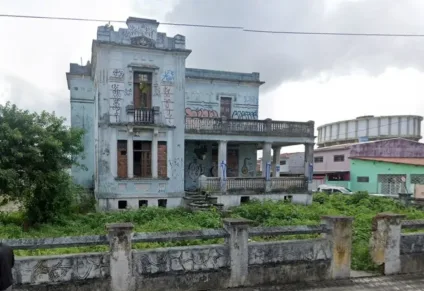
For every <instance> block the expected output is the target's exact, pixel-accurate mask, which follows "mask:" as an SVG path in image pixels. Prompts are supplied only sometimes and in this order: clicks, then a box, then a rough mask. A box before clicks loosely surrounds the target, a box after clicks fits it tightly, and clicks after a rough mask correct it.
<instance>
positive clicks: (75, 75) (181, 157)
mask: <svg viewBox="0 0 424 291" xmlns="http://www.w3.org/2000/svg"><path fill="white" fill-rule="evenodd" d="M127 26H128V28H120V29H118V30H117V31H116V30H115V29H114V28H113V27H112V26H109V25H105V26H100V27H99V28H98V30H97V39H96V40H94V41H93V44H92V58H91V63H88V64H87V65H86V66H80V65H77V64H71V67H70V71H69V73H67V80H68V87H69V90H70V92H71V124H72V126H74V127H80V128H83V129H85V132H86V133H85V136H84V146H85V149H84V156H85V158H81V159H80V163H81V164H83V165H84V166H85V167H86V169H85V170H83V169H81V168H77V167H73V169H72V175H73V178H74V180H75V181H76V182H77V183H78V184H80V185H83V186H85V187H87V188H93V189H94V192H95V195H96V198H97V200H98V202H99V208H100V209H124V208H138V207H141V206H162V207H176V206H183V205H184V204H185V200H184V197H185V192H186V191H191V192H192V191H197V190H198V189H199V188H202V187H204V189H208V192H209V193H210V194H212V195H215V196H216V197H217V198H218V201H220V202H221V203H223V204H226V205H227V204H230V205H236V204H237V203H240V201H239V200H240V197H239V196H240V195H242V194H243V195H248V194H249V193H250V194H252V195H253V194H255V195H257V196H258V195H261V194H263V196H262V197H265V196H266V195H268V196H269V195H271V194H272V195H277V196H275V197H272V198H276V197H283V196H284V195H285V194H287V193H290V194H293V193H298V194H302V195H303V194H305V195H306V194H308V181H307V179H306V175H303V177H298V178H296V179H292V180H287V179H280V180H278V179H279V178H272V179H274V180H272V179H271V178H270V173H269V172H270V171H273V172H274V177H279V175H276V174H277V171H279V168H277V167H274V168H273V169H270V168H269V170H268V171H264V173H263V177H256V171H255V168H256V159H257V157H256V152H257V150H258V149H263V157H264V159H263V164H264V168H265V165H267V164H271V149H273V150H274V151H275V152H277V153H279V152H280V150H281V147H282V146H289V145H295V144H305V147H306V148H307V149H308V150H307V152H308V153H309V154H307V155H305V156H306V157H307V158H306V159H305V161H307V162H310V163H311V162H312V153H313V143H314V134H313V133H314V123H313V122H311V121H309V122H286V121H273V120H270V119H266V120H259V119H258V111H259V108H258V103H259V102H258V100H259V99H258V98H259V87H260V86H261V85H262V84H263V82H262V81H261V80H260V78H259V73H234V72H224V71H212V70H202V69H190V68H186V66H185V62H186V59H187V57H188V56H189V55H190V53H191V51H190V50H189V49H187V48H186V46H185V37H184V36H182V35H175V36H173V37H168V36H167V35H166V34H165V33H161V32H158V30H157V29H158V26H159V23H158V22H156V21H155V20H150V19H140V18H133V17H130V18H128V20H127ZM277 157H279V154H278V155H277ZM275 159H278V158H275ZM275 162H277V164H278V163H279V161H274V164H276V163H275ZM305 174H308V173H305ZM308 175H309V174H308ZM200 177H202V183H201V182H200V180H199V178H200ZM250 194H249V195H250ZM265 194H266V195H265ZM278 195H280V196H278ZM281 195H282V196H281ZM308 195H309V194H308Z"/></svg>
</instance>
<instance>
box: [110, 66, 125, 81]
mask: <svg viewBox="0 0 424 291" xmlns="http://www.w3.org/2000/svg"><path fill="white" fill-rule="evenodd" d="M124 80H125V71H124V69H110V70H109V82H113V83H123V82H124Z"/></svg>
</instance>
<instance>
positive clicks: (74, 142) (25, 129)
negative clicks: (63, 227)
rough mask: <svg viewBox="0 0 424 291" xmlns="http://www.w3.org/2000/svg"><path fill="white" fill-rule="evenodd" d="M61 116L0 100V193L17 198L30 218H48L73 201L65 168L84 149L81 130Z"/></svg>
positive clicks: (68, 167) (37, 219)
mask: <svg viewBox="0 0 424 291" xmlns="http://www.w3.org/2000/svg"><path fill="white" fill-rule="evenodd" d="M64 121H65V119H64V118H60V117H56V116H55V115H54V113H53V114H51V113H48V112H45V111H43V112H41V113H30V112H29V111H27V110H21V109H19V108H17V107H16V105H12V104H10V103H7V104H6V105H4V106H3V105H0V153H1V156H0V194H1V195H6V196H9V197H11V198H12V199H16V200H18V201H20V202H22V203H23V205H24V206H25V210H26V215H27V218H28V219H29V221H30V222H32V223H35V222H47V221H51V220H53V219H54V218H55V217H57V216H58V215H60V214H66V212H67V211H69V209H71V206H72V202H73V200H72V199H73V196H72V188H73V185H72V181H71V179H70V177H69V174H68V173H67V170H68V169H70V167H71V166H72V165H73V164H77V163H76V157H77V156H78V155H79V154H80V153H81V152H82V150H83V145H82V136H83V131H82V130H79V129H73V128H69V127H67V126H66V125H65V124H64Z"/></svg>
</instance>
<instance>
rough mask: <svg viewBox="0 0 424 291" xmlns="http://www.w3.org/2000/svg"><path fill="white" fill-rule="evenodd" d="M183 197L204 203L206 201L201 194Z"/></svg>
mask: <svg viewBox="0 0 424 291" xmlns="http://www.w3.org/2000/svg"><path fill="white" fill-rule="evenodd" d="M183 199H184V200H188V201H204V202H205V203H206V202H207V201H206V199H205V197H202V196H200V197H199V196H192V197H183Z"/></svg>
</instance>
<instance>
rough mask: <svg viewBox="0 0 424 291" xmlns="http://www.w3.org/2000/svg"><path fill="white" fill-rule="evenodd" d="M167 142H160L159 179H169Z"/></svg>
mask: <svg viewBox="0 0 424 291" xmlns="http://www.w3.org/2000/svg"><path fill="white" fill-rule="evenodd" d="M167 151H168V150H167V147H166V141H160V142H158V177H161V178H166V177H168V167H167V164H168V153H167Z"/></svg>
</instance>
